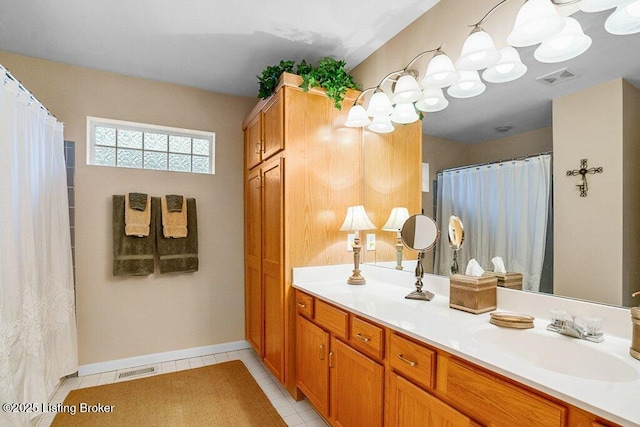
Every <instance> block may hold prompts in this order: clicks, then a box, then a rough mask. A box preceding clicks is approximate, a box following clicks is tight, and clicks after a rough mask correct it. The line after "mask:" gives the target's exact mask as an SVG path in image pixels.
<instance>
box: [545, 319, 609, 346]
mask: <svg viewBox="0 0 640 427" xmlns="http://www.w3.org/2000/svg"><path fill="white" fill-rule="evenodd" d="M571 317H572V319H571V320H566V319H561V318H556V319H552V321H551V323H550V324H549V325H547V330H548V331H552V332H557V333H559V334H562V335H567V336H569V337H573V338H579V339H582V340H587V341H591V342H602V341H604V334H603V333H602V332H599V331H598V329H599V327H596V326H595V325H587V328H584V327H582V326H580V325H578V324H577V323H576V316H571ZM598 320H599V319H598ZM593 323H598V321H594V322H593Z"/></svg>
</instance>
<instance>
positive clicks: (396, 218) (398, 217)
mask: <svg viewBox="0 0 640 427" xmlns="http://www.w3.org/2000/svg"><path fill="white" fill-rule="evenodd" d="M408 219H409V210H408V209H407V208H404V207H395V208H393V209H391V213H390V214H389V219H387V222H386V223H385V224H384V225H383V226H382V230H384V231H394V232H395V233H396V260H397V264H396V270H402V250H403V249H404V245H403V244H402V236H401V235H400V231H402V226H403V225H404V223H405V221H406V220H408Z"/></svg>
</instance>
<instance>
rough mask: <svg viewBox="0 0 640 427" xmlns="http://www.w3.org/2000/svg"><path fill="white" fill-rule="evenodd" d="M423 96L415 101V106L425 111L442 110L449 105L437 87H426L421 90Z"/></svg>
mask: <svg viewBox="0 0 640 427" xmlns="http://www.w3.org/2000/svg"><path fill="white" fill-rule="evenodd" d="M422 93H423V97H422V99H421V100H419V101H418V102H416V108H417V109H418V110H420V111H424V112H426V113H435V112H437V111H442V110H444V109H445V108H447V107H448V106H449V101H448V100H447V98H445V97H444V93H442V89H441V88H439V87H427V88H424V89H423V90H422Z"/></svg>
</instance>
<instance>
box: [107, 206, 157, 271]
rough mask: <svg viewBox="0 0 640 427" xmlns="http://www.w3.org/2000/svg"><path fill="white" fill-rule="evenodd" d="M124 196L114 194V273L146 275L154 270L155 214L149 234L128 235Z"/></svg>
mask: <svg viewBox="0 0 640 427" xmlns="http://www.w3.org/2000/svg"><path fill="white" fill-rule="evenodd" d="M124 198H125V196H124V195H122V196H117V195H114V196H113V275H114V276H146V275H149V274H151V273H153V270H154V259H153V251H154V243H155V236H154V235H153V233H154V230H155V215H154V212H151V221H150V224H149V230H150V233H149V235H148V236H146V237H137V236H126V235H125V232H124V227H125V224H124Z"/></svg>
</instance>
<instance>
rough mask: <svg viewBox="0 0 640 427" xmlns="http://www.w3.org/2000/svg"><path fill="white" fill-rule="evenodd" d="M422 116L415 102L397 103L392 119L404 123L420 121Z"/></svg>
mask: <svg viewBox="0 0 640 427" xmlns="http://www.w3.org/2000/svg"><path fill="white" fill-rule="evenodd" d="M420 95H422V91H420ZM419 119H420V117H418V114H417V113H416V109H415V107H414V106H413V104H396V106H395V108H394V109H393V113H392V114H391V121H392V122H395V123H400V124H403V125H406V124H409V123H413V122H415V121H418V120H419Z"/></svg>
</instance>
